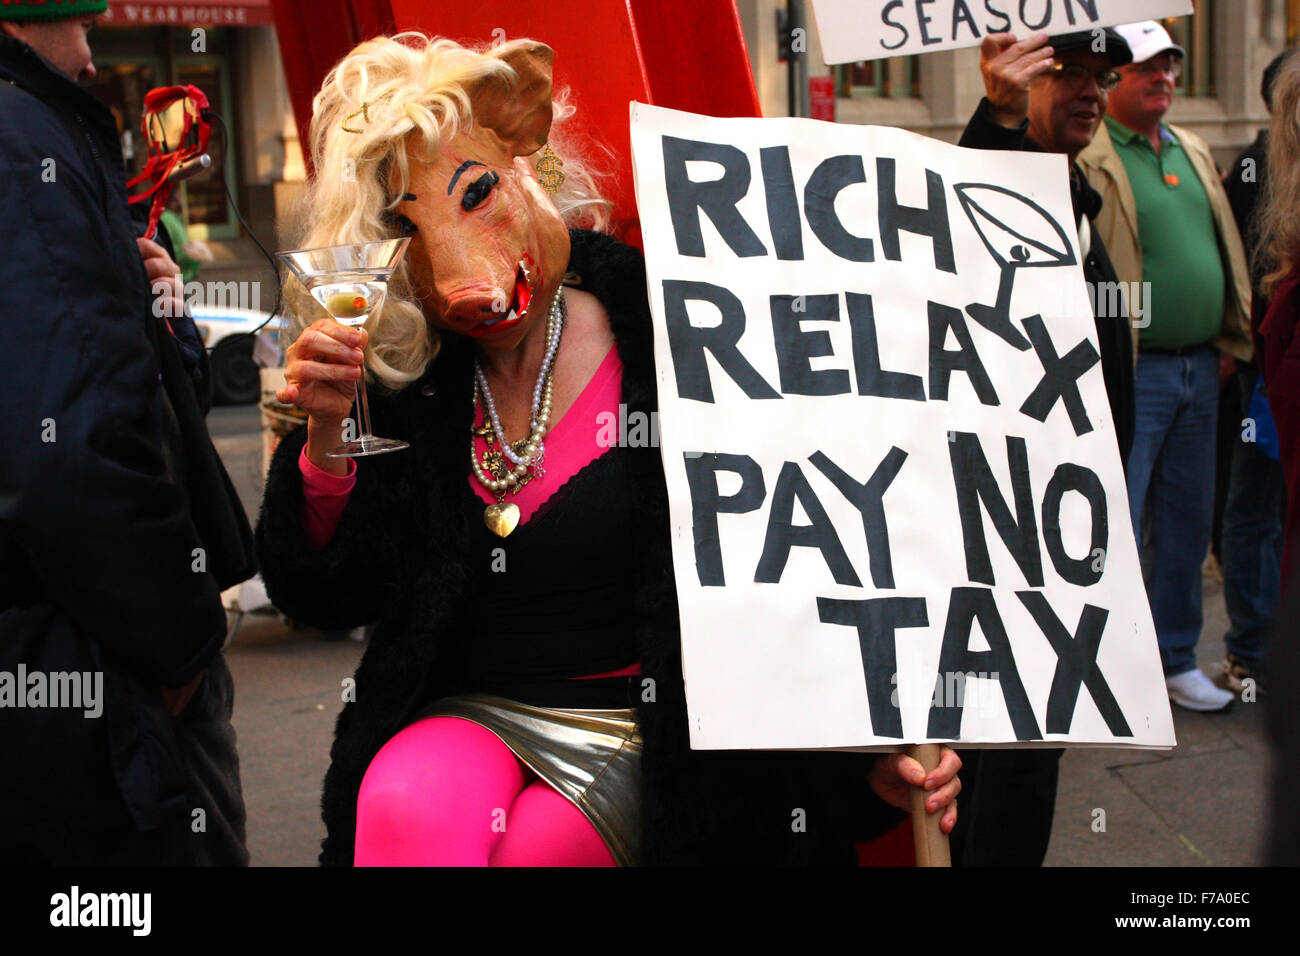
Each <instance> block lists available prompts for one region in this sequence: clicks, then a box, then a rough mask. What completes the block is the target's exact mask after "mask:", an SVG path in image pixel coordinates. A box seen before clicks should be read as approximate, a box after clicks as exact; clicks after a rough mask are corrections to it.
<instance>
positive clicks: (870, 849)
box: [858, 817, 916, 866]
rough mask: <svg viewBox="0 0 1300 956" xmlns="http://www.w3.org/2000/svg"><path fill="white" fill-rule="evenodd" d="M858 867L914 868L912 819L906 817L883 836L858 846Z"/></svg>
mask: <svg viewBox="0 0 1300 956" xmlns="http://www.w3.org/2000/svg"><path fill="white" fill-rule="evenodd" d="M858 866H916V844H915V842H913V839H912V818H911V817H908V818H907V819H906V820H904V821H903V822H902V823H900V824H899V825H898V826H896V827H894V829H892V830H890V831H889V832H888V833H886V834H885V835H884V836H879V837H876V839H874V840H872V841H871V842H870V843H859V844H858Z"/></svg>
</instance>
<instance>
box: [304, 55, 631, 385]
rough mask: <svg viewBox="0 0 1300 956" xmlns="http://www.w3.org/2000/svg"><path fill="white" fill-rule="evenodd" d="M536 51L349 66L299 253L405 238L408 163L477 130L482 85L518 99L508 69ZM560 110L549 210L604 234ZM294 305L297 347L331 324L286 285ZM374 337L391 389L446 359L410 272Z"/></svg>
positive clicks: (588, 177) (595, 198)
mask: <svg viewBox="0 0 1300 956" xmlns="http://www.w3.org/2000/svg"><path fill="white" fill-rule="evenodd" d="M536 42H537V41H534V40H527V39H520V40H513V41H510V42H509V43H503V44H500V45H498V46H495V47H490V48H489V47H487V46H483V47H479V48H474V47H466V46H462V45H460V44H459V43H456V42H454V41H452V40H446V39H441V38H433V37H429V36H426V35H424V34H422V33H402V34H398V35H397V36H393V37H376V38H375V39H373V40H367V41H366V42H365V43H362V44H360V45H359V46H357V47H356V48H355V49H354V50H353V51H352V52H351V53H349V54H348V55H347V56H346V57H344V58H343V59H342V60H340V61H339V62H338V63H337V64H336V65H335V66H334V68H333V69H332V70H331V71H330V72H329V75H328V76H326V77H325V82H324V83H323V84H322V86H321V89H320V92H319V93H317V94H316V98H315V99H314V100H313V102H312V120H311V155H312V163H313V166H314V172H313V179H312V182H311V183H310V185H309V187H308V189H307V191H306V194H305V196H304V198H303V204H302V207H301V211H300V213H299V216H300V219H301V224H300V227H299V230H298V232H299V235H300V239H299V241H298V243H297V245H298V246H299V247H300V248H305V249H309V248H316V247H318V246H332V245H341V244H344V243H359V242H371V241H374V240H378V239H387V238H391V237H393V236H395V235H397V234H398V231H397V228H396V226H394V225H393V224H392V223H391V222H390V221H389V219H388V218H387V214H388V213H390V212H391V210H392V208H393V207H394V206H395V205H396V204H397V203H398V202H399V201H400V197H401V196H402V194H403V193H405V192H407V190H408V184H409V182H410V176H409V170H410V163H411V162H417V163H418V162H427V161H429V160H431V159H432V158H433V157H434V156H435V155H436V153H437V150H438V148H439V145H440V144H441V143H442V142H443V140H444V138H445V139H446V140H448V141H450V140H451V139H453V138H454V137H455V136H456V134H457V133H458V132H459V131H460V130H462V129H468V128H470V127H471V126H472V124H473V122H474V115H473V109H472V107H471V93H472V91H473V89H474V88H475V87H476V86H477V85H478V84H479V83H483V82H499V83H503V84H505V85H506V87H507V88H508V89H513V88H514V86H515V84H516V81H517V76H516V73H515V70H514V69H513V68H512V67H511V66H510V65H509V64H508V63H506V62H505V61H504V57H506V56H507V55H509V54H510V53H511V52H512V51H514V50H516V49H518V48H520V47H523V48H525V49H526V48H530V47H532V46H535V45H536ZM554 107H555V113H554V120H553V122H552V126H551V133H550V140H549V142H550V145H551V148H552V150H553V151H554V152H555V154H556V155H558V156H559V157H560V158H561V159H562V160H563V162H564V172H565V180H564V183H563V185H562V186H561V187H560V189H559V191H558V192H556V193H555V194H554V195H553V196H552V197H551V199H552V201H553V202H554V203H555V206H556V209H557V210H558V211H559V213H560V215H561V217H562V218H563V219H564V221H565V223H566V225H568V226H570V227H586V228H591V229H597V230H601V231H604V230H606V229H607V228H608V226H609V220H610V203H609V202H608V201H607V200H605V199H604V198H602V196H601V195H600V191H599V189H598V187H597V185H596V181H597V178H598V177H599V174H598V173H596V172H595V171H594V170H593V167H592V165H591V164H590V163H589V162H584V159H583V157H581V156H579V155H578V153H577V150H576V149H575V148H574V147H573V146H572V144H570V143H568V141H567V140H566V137H565V136H564V121H565V120H567V119H568V118H570V117H571V116H572V115H573V113H574V112H575V109H574V107H573V106H572V105H571V104H570V103H569V102H568V97H567V95H566V93H564V92H561V93H559V94H557V95H556V96H555V97H554ZM345 127H346V129H345ZM350 130H355V132H351V131H350ZM606 153H607V154H608V151H606ZM539 159H540V154H535V155H534V156H533V157H531V160H532V161H533V162H534V163H536V161H537V160H539ZM285 296H286V301H287V302H289V305H290V312H291V315H290V324H291V329H292V334H293V335H294V336H295V337H296V335H297V334H299V333H301V332H302V330H303V329H305V328H306V327H307V326H308V325H310V324H312V323H313V322H315V321H316V320H317V319H319V318H321V317H322V315H323V314H324V313H323V310H322V309H321V308H320V307H319V306H318V305H317V304H316V302H315V300H314V299H312V298H311V296H310V295H308V294H307V293H306V290H305V289H303V288H302V286H301V285H299V284H297V283H296V282H292V280H286V286H285ZM366 327H367V329H369V331H370V343H369V346H368V347H367V349H366V368H367V369H368V371H369V373H370V375H371V377H372V378H373V379H374V380H375V381H376V382H378V383H379V384H380V385H381V386H383V387H385V388H388V389H391V390H399V389H401V388H403V387H405V386H406V385H409V384H410V383H411V382H413V381H415V380H416V379H417V378H419V377H420V375H421V374H423V372H424V370H425V368H426V367H427V365H428V363H429V362H430V361H432V360H433V358H434V356H435V355H437V352H438V333H437V331H436V330H435V329H433V328H432V327H431V326H430V325H429V323H428V321H427V320H426V318H425V315H424V312H423V310H422V308H421V304H420V302H419V300H418V299H416V298H415V297H414V295H413V294H412V290H411V284H410V282H409V280H408V277H407V270H406V266H405V265H403V266H401V267H399V269H398V271H397V273H396V274H395V275H394V276H393V279H392V281H391V283H390V284H389V288H388V295H387V296H386V298H385V300H384V303H383V305H382V306H381V308H380V310H379V311H378V312H376V313H375V314H374V315H372V316H371V318H370V319H369V321H368V322H367V325H366Z"/></svg>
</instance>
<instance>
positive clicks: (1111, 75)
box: [1047, 63, 1123, 93]
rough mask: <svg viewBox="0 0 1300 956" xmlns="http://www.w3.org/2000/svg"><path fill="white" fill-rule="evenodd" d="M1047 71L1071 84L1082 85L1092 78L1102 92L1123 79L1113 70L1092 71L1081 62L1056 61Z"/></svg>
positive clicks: (1109, 89) (1106, 91) (1110, 89)
mask: <svg viewBox="0 0 1300 956" xmlns="http://www.w3.org/2000/svg"><path fill="white" fill-rule="evenodd" d="M1047 72H1048V73H1050V74H1052V75H1053V76H1055V77H1056V78H1057V79H1059V80H1062V81H1063V82H1065V83H1069V84H1071V85H1073V86H1083V84H1085V83H1087V82H1088V81H1089V80H1093V81H1095V82H1096V84H1097V89H1099V90H1101V91H1102V92H1103V93H1109V92H1111V91H1112V90H1114V89H1115V87H1117V86H1119V81H1120V80H1121V79H1123V77H1121V76H1120V75H1119V74H1118V73H1116V72H1115V71H1114V70H1105V71H1103V72H1101V73H1094V72H1092V70H1090V69H1088V68H1087V67H1086V66H1084V65H1083V64H1081V63H1057V64H1055V65H1054V66H1053V67H1052V68H1051V69H1049V70H1048V71H1047Z"/></svg>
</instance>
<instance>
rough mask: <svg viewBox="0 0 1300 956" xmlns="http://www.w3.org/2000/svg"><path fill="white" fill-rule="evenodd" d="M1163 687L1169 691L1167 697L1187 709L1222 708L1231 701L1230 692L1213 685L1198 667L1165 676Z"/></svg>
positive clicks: (1207, 709)
mask: <svg viewBox="0 0 1300 956" xmlns="http://www.w3.org/2000/svg"><path fill="white" fill-rule="evenodd" d="M1165 687H1166V688H1167V689H1168V691H1169V699H1170V700H1172V701H1173V702H1174V703H1175V704H1177V705H1178V706H1179V707H1186V708H1187V709H1188V710H1199V711H1212V710H1223V709H1224V708H1225V707H1227V706H1228V705H1229V704H1231V703H1232V694H1230V693H1229V692H1228V691H1226V690H1220V689H1219V688H1217V687H1215V686H1214V684H1213V683H1212V682H1211V681H1210V679H1209V678H1208V677H1206V676H1205V675H1204V674H1202V673H1201V670H1200V668H1193V669H1192V670H1190V671H1188V672H1187V673H1185V674H1179V675H1178V676H1176V677H1166V678H1165Z"/></svg>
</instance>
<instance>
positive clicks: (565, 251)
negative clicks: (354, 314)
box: [392, 41, 569, 349]
mask: <svg viewBox="0 0 1300 956" xmlns="http://www.w3.org/2000/svg"><path fill="white" fill-rule="evenodd" d="M501 56H502V59H503V60H505V62H507V63H508V64H509V65H510V66H511V67H512V68H513V69H514V70H515V72H516V74H517V77H518V81H517V83H516V85H515V86H514V88H513V89H509V88H507V87H506V85H505V84H504V83H502V82H501V81H500V80H499V79H496V78H488V79H484V80H481V81H480V82H478V83H477V84H476V85H474V86H472V87H471V88H470V97H471V102H472V106H473V123H472V124H468V125H466V126H463V127H462V128H460V129H459V130H458V131H457V133H456V135H455V136H454V137H453V138H451V139H447V138H445V137H444V138H443V140H442V142H441V143H440V145H439V148H438V150H437V152H436V153H435V154H434V155H432V156H431V157H430V156H428V155H421V154H420V152H419V151H418V150H417V149H415V148H414V147H413V146H412V147H410V148H408V160H409V163H408V169H409V171H410V172H409V181H408V187H407V191H406V193H405V194H404V195H403V196H402V197H401V201H400V202H398V204H397V205H396V206H395V207H394V209H393V213H392V214H393V216H394V217H395V219H396V221H397V223H398V224H399V226H400V227H401V228H403V229H404V230H405V231H406V232H409V233H411V244H410V247H409V248H408V249H407V252H406V268H407V276H408V279H409V282H410V287H411V291H412V294H413V295H414V296H415V298H416V299H417V300H418V301H419V302H420V303H421V306H422V308H423V311H424V315H425V317H426V318H427V319H428V320H429V321H430V322H431V323H432V324H433V325H434V326H436V327H437V328H439V329H445V330H447V331H451V332H456V333H460V334H463V335H468V336H470V337H472V338H474V339H476V340H478V342H479V343H480V345H481V346H482V347H483V348H490V349H510V348H514V347H516V346H518V344H519V343H520V342H521V341H522V340H523V338H524V336H525V334H526V333H527V331H528V330H529V329H530V328H532V327H534V326H535V325H536V323H537V322H539V321H540V322H543V323H544V322H545V321H546V315H547V312H548V311H549V309H550V306H551V302H552V300H553V299H554V297H555V295H556V293H557V291H558V290H559V288H560V284H561V281H562V279H563V277H564V273H565V270H566V269H567V267H568V262H569V233H568V229H567V227H566V226H565V224H564V221H563V219H562V218H561V216H560V213H559V212H558V211H557V209H556V208H555V205H554V204H553V203H552V202H551V199H550V197H549V196H548V195H547V193H546V191H545V189H543V187H542V185H541V184H540V183H539V182H538V180H537V176H536V174H535V173H534V171H533V168H532V164H531V163H530V162H529V161H527V160H526V159H524V158H523V157H525V156H528V155H530V154H532V153H535V152H537V151H538V150H539V149H541V148H542V147H543V146H544V145H545V144H546V140H547V136H548V134H549V132H550V128H551V116H552V105H551V64H552V62H553V60H554V57H555V54H554V51H552V50H551V48H550V47H548V46H546V45H545V44H542V43H537V42H535V41H528V42H527V43H519V42H516V43H513V44H509V45H508V47H507V48H505V49H504V50H503V51H502V55H501ZM412 230H414V231H412Z"/></svg>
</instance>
